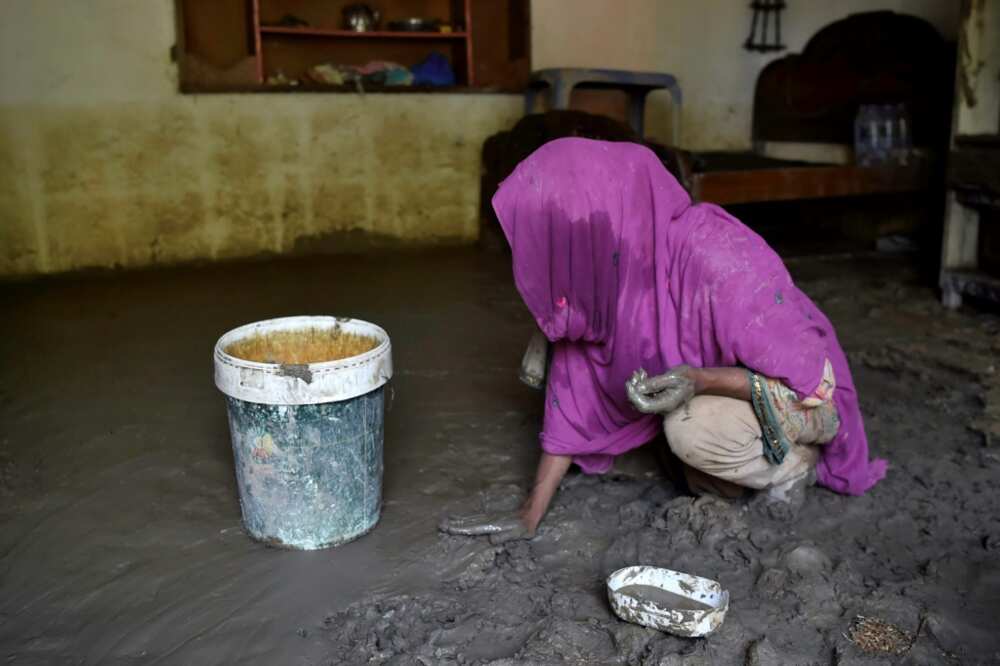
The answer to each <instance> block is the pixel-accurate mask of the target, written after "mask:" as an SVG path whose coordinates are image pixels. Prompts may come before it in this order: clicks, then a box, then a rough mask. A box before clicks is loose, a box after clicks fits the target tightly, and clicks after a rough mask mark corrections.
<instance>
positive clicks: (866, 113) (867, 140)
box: [854, 104, 874, 166]
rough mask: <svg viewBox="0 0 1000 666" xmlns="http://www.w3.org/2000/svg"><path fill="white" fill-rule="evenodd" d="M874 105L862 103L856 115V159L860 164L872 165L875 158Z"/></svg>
mask: <svg viewBox="0 0 1000 666" xmlns="http://www.w3.org/2000/svg"><path fill="white" fill-rule="evenodd" d="M873 126H874V124H873V122H872V106H871V105H869V104H862V105H861V106H859V107H858V113H857V115H855V116H854V161H855V162H856V163H857V164H858V166H871V164H872V160H873V152H872V150H873V147H874V142H873V137H872V128H873Z"/></svg>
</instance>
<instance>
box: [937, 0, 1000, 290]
mask: <svg viewBox="0 0 1000 666" xmlns="http://www.w3.org/2000/svg"><path fill="white" fill-rule="evenodd" d="M961 15H962V24H961V28H960V32H959V49H958V53H959V59H958V64H957V74H956V83H957V85H956V89H955V110H954V116H953V126H952V144H951V153H950V155H949V159H948V179H947V180H948V191H947V199H946V203H945V222H944V235H943V239H942V246H941V274H940V286H941V300H942V302H943V304H944V305H945V306H946V307H949V308H957V307H958V306H959V305H961V304H962V298H963V297H964V296H974V297H977V298H983V299H988V300H992V301H994V302H1000V275H998V273H1000V271H998V270H997V267H996V265H995V264H996V263H998V262H997V257H996V256H995V255H994V256H992V257H991V256H989V249H990V243H989V242H984V241H988V239H989V238H990V237H991V236H992V237H993V239H994V243H995V242H996V240H995V238H996V235H997V231H998V225H997V222H998V221H1000V83H998V82H997V78H996V72H997V70H998V68H1000V51H998V50H997V49H996V44H997V43H998V41H1000V5H998V4H997V3H979V2H970V0H963V2H962V14H961ZM991 268H992V269H993V270H992V272H991V270H990V269H991Z"/></svg>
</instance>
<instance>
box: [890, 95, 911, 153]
mask: <svg viewBox="0 0 1000 666" xmlns="http://www.w3.org/2000/svg"><path fill="white" fill-rule="evenodd" d="M895 116H896V141H895V151H894V154H893V161H895V162H896V163H897V164H899V165H901V166H906V165H907V164H909V163H910V155H911V153H912V152H913V137H912V136H911V134H910V113H909V111H908V110H907V109H906V105H905V104H897V105H896V110H895Z"/></svg>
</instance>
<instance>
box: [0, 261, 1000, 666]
mask: <svg viewBox="0 0 1000 666" xmlns="http://www.w3.org/2000/svg"><path fill="white" fill-rule="evenodd" d="M791 269H792V271H793V273H794V274H796V277H797V279H799V282H800V284H801V285H802V286H803V288H804V289H805V290H806V291H807V292H808V293H809V294H810V295H812V296H813V297H814V298H815V299H816V300H817V302H818V303H819V304H820V306H821V307H822V308H823V309H824V310H826V311H827V313H828V314H829V315H830V316H831V318H832V319H833V321H834V323H835V324H836V325H837V326H838V330H839V334H840V337H841V340H842V342H843V344H844V346H845V348H846V349H847V350H848V352H849V356H850V358H851V361H852V364H853V367H854V372H855V379H856V382H857V385H858V388H859V392H860V395H861V399H862V405H863V409H864V412H865V416H866V419H867V424H868V431H869V436H870V439H871V441H872V445H873V449H874V451H875V453H876V454H877V455H879V456H883V457H886V458H888V459H889V460H890V462H891V468H890V472H889V476H888V477H887V478H886V480H885V481H883V482H882V483H881V484H879V485H878V486H877V487H876V488H875V489H874V490H873V491H872V492H871V493H870V494H868V495H866V496H865V497H861V498H845V497H841V496H838V495H835V494H833V493H830V492H828V491H825V490H821V489H812V490H811V491H810V492H809V494H808V496H807V499H806V503H805V505H804V506H803V508H802V509H801V511H800V512H799V513H798V514H797V515H795V516H789V515H781V514H774V513H768V512H767V511H766V509H765V508H764V507H761V506H758V505H757V504H756V503H754V502H752V501H751V502H749V503H748V502H725V501H722V500H713V499H694V498H691V497H687V496H684V495H683V494H681V493H680V492H679V491H678V490H677V489H676V488H675V487H674V486H673V485H672V484H671V483H670V482H669V481H668V480H667V479H666V478H665V476H664V475H663V473H662V472H661V471H660V468H659V466H658V464H657V462H656V460H657V457H656V456H655V455H654V450H653V447H656V446H662V445H663V444H662V442H654V443H652V444H650V445H649V446H647V447H645V448H643V449H640V450H638V451H637V452H635V453H634V454H631V455H629V456H626V457H624V458H623V459H621V460H620V462H619V464H617V465H616V467H615V469H614V471H613V472H612V473H610V474H608V475H605V476H603V477H586V476H583V475H580V474H571V475H570V476H569V477H568V478H567V480H566V481H565V482H564V484H563V487H562V489H561V490H560V493H559V495H558V498H557V501H556V504H555V506H554V508H553V509H552V511H551V512H550V514H549V515H548V517H547V518H546V519H545V521H544V523H543V525H542V527H541V529H540V531H539V534H538V536H537V537H536V538H535V539H534V540H532V541H530V542H515V543H510V544H505V545H500V546H494V545H492V544H490V543H489V542H488V541H487V540H483V539H465V538H459V537H450V536H444V535H439V534H438V533H437V532H436V529H435V526H436V524H437V522H438V519H439V517H440V516H441V515H442V514H444V513H449V512H451V513H454V512H459V511H467V510H473V509H479V508H498V507H512V506H514V505H516V504H517V502H518V501H519V499H520V497H521V493H522V492H523V491H524V489H525V487H526V484H527V481H528V479H529V476H530V474H531V472H532V467H533V464H534V461H535V457H536V455H537V445H536V440H535V436H536V432H537V429H538V426H539V422H540V417H541V404H540V401H539V395H538V394H537V393H535V392H533V391H532V390H530V389H528V388H527V387H524V386H522V385H520V384H519V383H518V382H517V379H516V368H517V365H518V362H519V355H520V353H521V351H522V349H523V345H524V343H525V342H526V341H527V337H528V334H529V333H530V331H531V322H530V321H529V319H528V317H527V315H526V313H525V312H524V310H523V307H522V306H521V305H520V302H519V300H518V298H517V295H516V293H515V291H514V289H513V287H512V285H511V283H510V279H509V266H508V264H507V260H506V258H505V257H504V256H503V255H502V254H481V253H479V252H476V251H473V250H461V251H458V250H456V251H447V252H444V251H443V252H437V253H428V254H403V255H398V256H391V257H374V256H371V257H357V258H345V257H339V258H326V259H298V260H294V261H272V262H266V263H253V264H243V265H230V266H215V267H207V268H201V269H184V270H172V271H158V272H149V273H133V274H121V275H113V276H104V277H95V278H73V279H63V280H53V281H43V282H38V283H32V284H20V285H5V286H0V307H2V312H3V321H4V330H3V335H2V336H0V424H2V425H0V660H3V663H12V664H153V663H155V664H216V663H219V664H222V663H226V664H230V663H240V664H331V663H333V664H340V663H344V664H358V663H386V664H447V663H460V664H475V663H493V664H521V663H534V664H550V663H552V664H558V663H574V664H743V663H749V664H831V663H833V664H869V663H871V664H880V663H911V664H947V663H955V664H978V663H997V662H998V661H1000V637H998V636H1000V633H998V629H1000V626H998V620H997V618H998V617H1000V511H998V509H1000V495H998V493H997V491H996V484H997V480H998V477H1000V448H998V447H1000V430H998V412H1000V372H998V368H997V367H996V364H997V362H998V359H1000V337H998V336H1000V319H998V318H997V317H995V316H992V315H989V314H985V313H984V312H983V311H977V310H975V309H968V310H963V311H961V312H959V313H954V314H948V313H944V312H942V311H941V310H940V308H939V307H938V306H937V303H936V301H935V299H934V294H933V292H932V291H931V290H929V289H926V288H923V287H920V286H918V285H917V282H916V280H915V277H914V276H915V273H914V272H913V271H912V269H911V267H910V265H909V264H908V263H907V261H906V260H905V259H898V258H885V257H868V258H860V259H859V258H857V257H855V258H840V259H831V260H815V259H813V260H809V261H793V262H791ZM310 313H316V314H326V313H331V314H338V315H353V316H357V317H362V318H365V319H369V320H372V321H375V322H377V323H379V324H381V325H382V326H384V327H385V328H386V329H387V330H388V331H389V333H390V335H391V336H392V339H393V344H394V356H395V364H396V369H397V374H396V377H395V378H394V380H393V384H392V392H393V398H392V405H391V408H390V410H389V412H388V414H387V423H386V444H385V466H386V477H385V489H384V503H385V505H384V510H383V516H382V521H381V523H380V524H379V526H378V528H376V530H375V531H374V532H372V533H371V534H370V535H368V536H366V537H364V538H363V539H361V540H359V541H356V542H354V543H351V544H348V545H345V546H342V547H340V548H337V549H333V550H328V551H321V552H313V553H299V552H288V551H283V550H276V549H272V548H268V547H265V546H263V545H260V544H257V543H254V542H252V541H250V540H249V539H248V538H247V537H246V536H245V534H244V533H243V532H242V530H241V527H240V517H239V506H238V503H237V499H236V488H235V480H234V478H233V472H232V457H231V456H232V454H231V450H230V448H229V441H228V434H227V432H226V419H225V413H224V403H223V400H222V398H221V397H220V396H219V394H218V393H217V391H216V390H215V388H214V386H213V385H212V380H211V348H212V345H213V344H214V341H215V339H216V338H217V337H218V336H219V335H220V334H221V333H223V332H224V331H226V330H227V329H229V328H232V327H234V326H236V325H239V324H242V323H245V322H247V321H252V320H256V319H262V318H268V317H274V316H282V315H288V314H310ZM629 564H650V565H660V566H666V567H670V568H674V569H680V570H683V571H687V572H689V573H693V574H697V575H702V576H707V577H710V578H714V579H716V580H719V581H720V582H721V583H722V584H723V586H724V587H725V588H726V589H728V590H729V593H730V595H731V603H730V605H731V608H730V611H729V613H728V615H727V617H726V620H725V623H724V624H723V625H722V627H721V628H720V629H719V631H718V632H717V633H715V634H713V635H712V636H710V637H708V638H706V639H683V638H676V637H672V636H669V635H666V634H662V633H659V632H656V631H653V630H649V629H643V628H641V627H638V626H635V625H631V624H627V623H624V622H621V621H619V620H618V619H616V618H615V617H614V616H613V614H612V613H611V611H610V609H609V605H608V602H607V600H606V597H605V591H604V579H605V577H606V576H607V574H609V573H610V572H611V571H613V570H615V569H616V568H618V567H621V566H624V565H629ZM865 618H867V619H868V620H869V621H872V620H879V621H882V622H885V623H889V624H890V625H892V627H894V628H895V629H896V630H897V631H894V632H888V633H886V632H883V633H882V634H879V636H881V637H882V638H885V639H886V640H884V641H882V645H884V647H885V648H888V649H890V650H892V651H893V652H883V653H877V652H876V653H868V652H865V651H863V650H862V649H861V648H859V647H858V646H857V645H856V644H855V643H854V642H852V640H851V638H850V637H851V636H854V637H855V638H856V639H857V640H858V641H859V642H864V640H863V638H862V636H863V635H864V634H865V632H864V631H862V629H864V628H865V627H866V626H867V627H868V628H870V627H871V626H874V625H865V624H864V622H865V620H864V619H865ZM876 642H877V641H869V643H866V644H869V645H871V646H876ZM876 647H877V646H876Z"/></svg>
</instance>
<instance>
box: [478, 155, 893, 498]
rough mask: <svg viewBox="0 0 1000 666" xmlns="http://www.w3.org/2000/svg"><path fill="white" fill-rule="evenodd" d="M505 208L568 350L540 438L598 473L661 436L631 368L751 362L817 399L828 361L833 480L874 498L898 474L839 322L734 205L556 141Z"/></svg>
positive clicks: (533, 293) (501, 201) (537, 295)
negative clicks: (635, 394)
mask: <svg viewBox="0 0 1000 666" xmlns="http://www.w3.org/2000/svg"><path fill="white" fill-rule="evenodd" d="M493 208H494V210H495V211H496V213H497V217H498V218H499V220H500V224H501V225H502V227H503V230H504V233H505V234H506V235H507V240H508V241H509V242H510V246H511V249H512V252H513V268H514V280H515V282H516V284H517V288H518V290H519V291H520V293H521V296H522V298H523V299H524V302H525V304H526V305H527V306H528V309H529V310H530V311H531V313H532V314H533V315H534V317H535V320H536V321H537V322H538V326H539V327H540V328H541V330H542V331H543V332H544V333H545V335H546V336H547V337H548V338H549V340H551V341H552V342H553V343H555V344H554V346H553V357H552V365H551V368H550V371H549V380H548V388H547V390H546V406H545V423H544V427H543V430H542V433H541V442H542V448H543V449H544V450H545V451H547V452H549V453H553V454H559V455H572V456H573V459H574V462H576V463H577V464H578V465H580V467H581V468H582V469H583V470H584V471H585V472H588V473H600V472H605V471H607V470H608V469H609V468H610V467H611V463H612V461H613V460H614V457H615V456H617V455H619V454H621V453H624V452H625V451H628V450H629V449H632V448H635V447H637V446H640V445H642V444H644V443H646V442H648V441H650V440H651V439H653V438H654V437H655V436H656V434H657V433H658V432H659V430H660V428H661V423H662V420H661V419H660V417H657V416H649V415H643V414H640V413H639V412H637V411H635V410H634V409H633V408H632V406H631V404H630V403H629V402H628V398H627V397H626V395H625V382H626V381H627V380H628V378H629V376H630V375H631V374H632V372H633V371H634V370H636V369H638V368H645V369H646V370H647V371H648V372H649V373H650V374H659V373H662V372H665V371H666V370H668V369H669V368H671V367H673V366H675V365H679V364H682V363H687V364H689V365H692V366H696V367H718V366H743V367H747V368H750V369H753V370H754V371H756V372H758V373H761V374H764V375H766V376H768V377H773V378H775V379H779V380H781V381H782V382H784V383H785V384H786V385H787V386H789V387H790V388H792V389H794V390H795V391H796V392H798V393H799V396H800V397H804V396H806V395H809V394H811V393H812V392H813V391H815V389H816V388H817V386H818V385H819V382H820V380H821V378H822V374H823V366H824V363H825V360H826V359H827V358H829V360H830V362H831V364H832V365H833V369H834V374H835V376H836V380H837V388H836V391H835V393H834V402H835V404H836V405H837V408H838V411H839V414H840V419H841V426H840V430H839V432H838V434H837V437H836V438H835V439H834V440H833V441H832V442H831V443H830V444H828V445H826V446H824V447H823V454H822V458H821V460H820V463H819V465H818V466H817V477H818V480H819V482H820V483H821V484H823V485H825V486H827V487H829V488H831V489H833V490H835V491H838V492H841V493H847V494H861V493H863V492H864V491H865V490H867V489H868V488H870V487H871V486H872V485H874V484H875V483H876V482H877V481H878V480H879V479H881V478H882V477H883V476H884V475H885V468H886V463H885V461H882V460H876V461H872V462H869V460H868V442H867V439H866V437H865V432H864V425H863V423H862V420H861V413H860V411H859V409H858V404H857V395H856V393H855V390H854V385H853V382H852V380H851V375H850V370H849V368H848V365H847V359H846V357H845V356H844V353H843V351H842V350H841V348H840V345H839V344H838V342H837V338H836V335H835V334H834V331H833V326H832V325H831V324H830V322H829V320H827V318H826V316H824V315H823V313H822V312H820V311H819V309H818V308H817V307H816V306H815V305H814V304H813V303H812V301H810V300H809V299H808V297H806V296H805V294H803V293H802V292H801V291H799V290H798V288H797V287H796V286H795V285H794V284H793V283H792V280H791V277H790V276H789V275H788V272H787V270H786V269H785V267H784V264H782V262H781V260H780V259H779V258H778V256H777V255H776V254H775V253H774V251H773V250H771V248H770V247H768V246H767V244H766V243H765V242H764V241H763V239H761V238H760V237H759V236H757V235H756V234H755V233H753V232H752V231H750V230H749V229H748V228H747V227H745V226H744V225H743V224H742V223H740V222H739V221H738V220H736V219H735V218H733V217H732V216H730V215H729V214H728V213H726V212H725V211H724V210H722V209H721V208H719V207H717V206H714V205H710V204H700V205H692V204H691V200H690V198H689V197H688V195H687V193H686V192H685V191H684V190H683V188H681V186H680V185H679V184H678V183H677V181H676V180H675V179H674V177H673V176H671V175H670V173H668V172H667V171H666V169H664V168H663V165H662V164H661V163H660V161H659V160H658V159H657V158H656V156H655V154H654V153H653V152H652V151H650V150H649V149H647V148H645V147H643V146H640V145H637V144H630V143H609V142H603V141H592V140H589V139H576V138H568V139H558V140H556V141H552V142H550V143H547V144H545V145H544V146H542V147H541V148H539V149H538V150H537V151H535V152H534V153H533V154H532V155H531V156H529V157H528V158H527V159H526V160H524V161H523V162H522V163H521V164H520V165H518V167H517V168H516V169H515V170H514V172H513V173H512V174H511V175H510V177H508V178H507V179H506V180H505V181H504V182H503V183H502V184H501V186H500V189H499V190H498V191H497V193H496V196H494V197H493Z"/></svg>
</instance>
